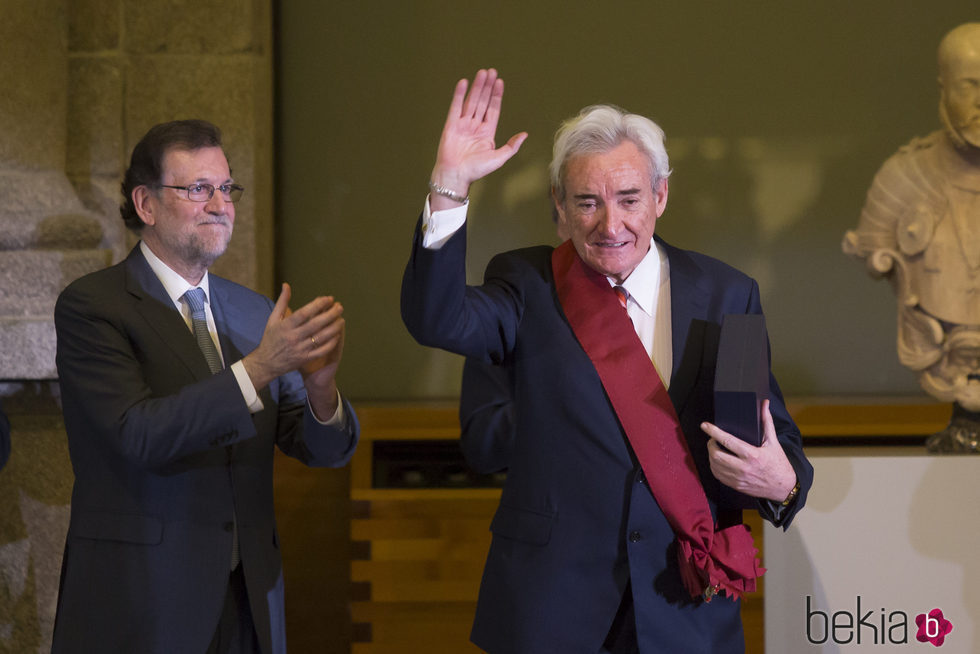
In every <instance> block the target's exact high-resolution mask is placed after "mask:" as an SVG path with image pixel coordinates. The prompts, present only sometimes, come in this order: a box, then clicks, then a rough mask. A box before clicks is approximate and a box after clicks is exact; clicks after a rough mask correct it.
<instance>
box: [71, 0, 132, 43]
mask: <svg viewBox="0 0 980 654" xmlns="http://www.w3.org/2000/svg"><path fill="white" fill-rule="evenodd" d="M68 5H69V8H68V49H69V50H71V51H72V52H103V51H106V50H115V49H117V48H118V47H119V35H120V28H121V27H122V2H121V0H71V2H69V3H68Z"/></svg>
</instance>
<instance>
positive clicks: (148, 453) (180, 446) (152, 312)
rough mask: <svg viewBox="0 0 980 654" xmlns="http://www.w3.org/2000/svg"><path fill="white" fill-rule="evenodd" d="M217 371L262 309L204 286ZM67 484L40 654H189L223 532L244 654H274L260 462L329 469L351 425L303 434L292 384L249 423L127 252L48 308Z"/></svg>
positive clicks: (297, 385)
mask: <svg viewBox="0 0 980 654" xmlns="http://www.w3.org/2000/svg"><path fill="white" fill-rule="evenodd" d="M210 290H211V302H212V313H213V314H214V318H215V323H216V326H217V329H218V333H219V337H220V340H221V350H222V354H223V357H224V359H225V362H226V364H227V365H228V366H230V365H231V364H232V363H234V362H235V361H238V360H239V359H240V358H241V357H242V356H243V355H245V354H247V353H249V352H251V351H252V350H253V349H255V347H256V346H257V345H258V344H259V341H260V340H261V338H262V334H263V331H264V329H265V324H266V321H267V319H268V317H269V314H270V313H271V310H272V307H273V304H272V302H271V301H270V300H269V299H268V298H266V297H264V296H262V295H259V294H258V293H255V292H253V291H250V290H248V289H246V288H244V287H242V286H239V285H237V284H234V283H232V282H230V281H228V280H225V279H221V278H219V277H217V276H214V275H211V276H210ZM55 327H56V329H57V334H58V350H57V365H58V374H59V377H60V383H61V395H62V402H63V409H64V417H65V428H66V430H67V432H68V445H69V450H70V454H71V461H72V467H73V469H74V473H75V484H74V488H73V491H72V505H71V521H70V526H69V528H68V538H67V543H66V546H65V555H64V561H63V564H62V576H61V587H60V592H59V598H58V613H57V618H56V623H55V632H54V646H53V650H52V651H53V652H55V653H58V652H140V653H150V652H159V653H161V654H164V653H166V654H172V653H173V652H204V651H205V650H206V649H207V647H208V644H209V643H210V641H211V638H212V636H213V634H214V630H215V627H216V626H217V623H218V618H219V615H220V612H221V608H222V605H223V601H224V598H225V589H226V588H227V585H228V579H229V564H230V560H231V559H230V557H231V549H232V519H233V516H234V518H235V519H236V520H237V526H238V538H239V544H240V553H241V560H242V565H243V567H244V573H245V579H246V585H247V588H248V594H249V600H250V605H251V609H252V614H253V616H254V619H255V627H256V630H257V633H258V636H259V643H260V645H261V646H262V651H263V652H264V653H265V654H272V653H273V652H275V653H283V652H285V647H286V639H285V623H284V615H283V585H282V569H281V566H282V563H281V558H280V554H279V536H278V533H277V531H276V524H275V517H274V515H273V500H272V467H273V452H274V447H275V446H278V447H279V449H281V450H282V451H283V452H285V453H286V454H288V455H290V456H293V457H296V458H297V459H299V460H301V461H303V462H305V463H307V464H309V465H329V466H338V465H343V464H345V463H346V462H347V461H348V460H349V459H350V457H351V455H352V454H353V452H354V447H355V445H356V443H357V439H358V426H357V421H356V417H355V415H354V412H353V409H352V408H351V407H350V405H349V404H347V403H346V401H345V403H344V410H345V411H346V415H347V424H346V425H345V426H344V428H342V429H338V428H333V427H326V426H323V425H321V424H319V423H318V422H317V421H316V420H315V419H314V418H313V416H312V413H311V412H310V410H309V407H308V404H307V402H306V392H305V389H304V386H303V382H302V379H301V378H300V376H299V374H297V373H291V374H288V375H285V376H283V377H280V378H278V379H276V380H274V381H273V382H272V383H271V384H270V385H269V386H268V387H266V388H265V389H262V390H261V391H260V392H259V397H260V398H261V400H262V402H263V404H264V409H263V410H262V411H259V412H258V413H255V414H250V413H249V411H248V407H247V406H246V404H245V401H244V399H243V398H242V393H241V391H240V389H239V386H238V384H237V382H236V381H235V377H234V374H233V373H232V371H231V370H230V369H228V368H226V369H225V370H223V371H221V372H219V373H217V374H215V375H212V374H211V373H210V371H209V370H208V365H207V363H206V361H205V359H204V355H203V354H202V353H201V351H200V349H198V346H197V343H196V341H195V340H194V336H193V334H192V333H191V332H190V330H189V329H188V328H187V325H186V324H185V323H184V320H183V318H182V317H181V316H180V314H179V312H178V311H176V309H175V307H174V305H173V302H172V301H171V300H170V298H169V296H167V294H166V291H165V290H164V288H163V285H162V284H161V283H160V281H159V279H158V278H157V277H156V275H155V274H154V273H153V271H152V270H151V268H150V267H149V264H148V263H147V262H146V259H145V258H144V257H143V255H142V253H141V252H140V251H139V248H138V247H137V248H136V249H134V250H133V251H132V252H131V253H130V255H129V257H128V258H127V259H126V260H125V261H123V262H122V263H120V264H118V265H115V266H112V267H110V268H107V269H105V270H101V271H99V272H96V273H92V274H90V275H87V276H85V277H82V278H81V279H79V280H77V281H75V282H73V283H72V284H71V285H69V286H68V288H66V289H65V290H64V292H62V294H61V296H60V297H59V298H58V303H57V305H56V308H55Z"/></svg>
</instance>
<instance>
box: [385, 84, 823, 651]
mask: <svg viewBox="0 0 980 654" xmlns="http://www.w3.org/2000/svg"><path fill="white" fill-rule="evenodd" d="M467 87H468V85H467V82H466V80H460V82H459V83H458V84H457V86H456V90H455V93H454V96H453V101H452V104H451V106H450V110H449V115H448V117H447V119H446V124H445V127H444V129H443V133H442V138H441V140H440V143H439V149H438V153H437V157H436V164H435V167H434V168H433V171H432V177H431V181H430V190H431V191H432V192H431V193H430V195H429V198H428V200H427V203H426V206H425V208H424V211H423V215H422V219H421V220H420V222H419V226H418V228H417V230H416V235H415V243H414V247H413V251H412V256H411V259H410V260H409V263H408V266H407V269H406V273H405V278H404V281H403V286H402V316H403V319H404V321H405V324H406V325H407V326H408V328H409V331H410V332H411V333H412V335H413V336H414V337H415V338H416V339H417V340H418V341H419V342H420V343H422V344H424V345H431V346H435V347H441V348H444V349H447V350H450V351H453V352H457V353H460V354H463V355H466V356H468V357H472V358H475V359H478V360H481V361H484V362H487V363H497V364H504V365H507V366H510V367H512V370H513V388H514V424H515V440H514V443H513V452H512V454H511V455H510V461H509V466H508V475H507V481H506V484H505V486H504V489H503V492H502V496H501V501H500V506H499V507H498V510H497V513H496V515H495V516H494V519H493V522H492V524H491V531H492V532H493V541H492V545H491V548H490V552H489V554H488V557H487V563H486V567H485V570H484V575H483V583H482V585H481V588H480V597H479V604H478V608H477V615H476V619H475V622H474V626H473V632H472V639H473V641H474V642H475V643H476V644H477V645H479V646H480V647H482V648H484V649H485V650H487V651H488V652H491V654H504V653H522V654H523V653H528V654H530V653H534V654H539V653H547V652H561V653H563V654H567V653H572V654H578V653H582V654H595V653H597V652H617V653H619V652H644V653H646V652H698V653H704V652H723V653H726V654H727V653H736V652H742V651H744V637H743V635H742V627H741V621H740V617H739V604H738V601H737V599H738V597H739V596H740V595H741V594H742V593H744V592H748V591H751V590H752V589H753V588H754V587H755V579H756V578H757V577H758V576H759V575H761V574H762V572H763V570H762V569H761V568H760V566H759V562H758V561H757V560H756V550H755V548H754V547H753V545H752V540H751V535H749V534H748V532H747V530H746V529H745V527H744V526H743V525H742V524H741V514H740V512H739V511H737V510H732V509H728V508H725V507H723V506H719V503H718V496H719V489H720V485H721V484H725V485H727V486H729V487H732V488H735V489H736V490H739V491H741V492H743V493H745V494H747V495H750V496H753V497H756V498H758V509H759V511H760V513H761V514H762V515H763V516H764V517H765V518H767V519H769V520H770V521H772V522H774V523H775V524H777V525H782V526H787V525H788V524H789V522H790V520H791V518H792V516H793V515H794V514H795V513H796V511H798V510H799V509H800V508H801V507H802V505H803V503H804V501H805V497H806V492H807V489H808V488H809V485H810V483H811V481H812V468H811V467H810V465H809V463H808V462H807V461H806V458H805V457H804V455H803V452H802V447H801V439H800V434H799V431H798V430H797V429H796V426H795V425H794V424H793V422H792V420H791V418H790V417H789V415H788V413H787V412H786V408H785V406H784V403H783V399H782V395H781V393H780V391H779V387H778V385H777V384H776V381H775V379H773V378H772V376H771V375H770V400H769V401H768V402H766V403H764V405H763V412H762V413H763V415H762V418H763V420H762V422H763V431H764V439H763V443H762V446H761V447H752V446H750V445H748V444H746V443H744V442H742V441H740V440H739V439H737V438H735V437H734V436H732V435H731V434H728V433H726V432H724V431H722V430H721V429H719V428H718V427H716V426H715V425H713V424H711V421H712V420H713V418H714V409H713V382H714V369H715V362H716V359H717V353H718V352H717V351H718V337H719V332H720V327H719V326H720V324H721V321H722V318H723V317H724V315H725V314H729V313H761V311H762V309H761V305H760V301H759V290H758V286H757V285H756V284H755V282H754V281H753V280H751V279H750V278H748V277H746V276H745V275H743V274H742V273H740V272H738V271H736V270H734V269H733V268H730V267H729V266H726V265H725V264H723V263H721V262H719V261H717V260H714V259H711V258H710V257H706V256H704V255H700V254H697V253H694V252H689V251H684V250H679V249H677V248H673V247H671V246H670V245H668V244H667V243H665V242H663V241H662V240H660V239H659V238H655V237H654V235H653V233H654V228H655V225H656V220H657V218H659V217H660V216H661V215H662V213H663V212H664V210H665V208H666V202H667V190H668V185H667V176H668V175H669V172H670V169H669V166H668V161H667V154H666V151H665V149H664V147H663V132H662V131H661V130H660V128H659V127H657V126H656V125H655V124H654V123H652V122H651V121H649V120H648V119H646V118H643V117H641V116H636V115H633V114H627V113H625V112H623V111H622V110H619V109H617V108H614V107H610V106H597V107H589V108H587V109H585V110H583V111H582V113H581V114H580V115H579V116H577V117H575V118H573V119H570V120H569V121H566V123H565V124H564V125H563V126H562V128H561V129H560V130H559V133H558V134H557V135H556V140H555V154H554V158H553V161H552V165H551V181H552V193H553V197H554V203H555V208H556V211H557V212H558V215H559V226H560V227H562V228H563V229H564V230H565V233H566V234H568V235H569V237H570V239H569V240H568V241H566V242H565V243H564V244H562V246H560V247H559V248H557V249H554V248H551V247H536V248H527V249H524V250H517V251H514V252H508V253H505V254H502V255H499V256H497V257H495V258H494V259H493V260H492V261H491V262H490V265H489V266H488V268H487V272H486V276H485V282H484V284H483V285H482V286H479V287H467V286H466V284H465V265H464V264H465V261H464V260H465V239H466V234H465V231H466V230H465V212H466V209H465V206H466V203H467V201H468V191H469V188H470V184H472V183H473V182H475V181H476V180H477V179H479V178H481V177H483V176H485V175H487V174H489V173H490V172H493V171H494V170H496V169H497V168H499V167H500V166H502V165H503V164H504V163H505V162H506V161H507V160H508V159H509V158H510V157H511V156H513V155H514V154H515V153H516V151H517V150H518V148H519V147H520V145H521V144H522V142H523V140H524V138H526V134H525V133H520V134H517V135H515V136H514V137H512V138H511V139H510V140H509V141H508V142H507V143H506V144H504V145H502V146H501V147H499V148H498V147H496V145H495V140H494V139H495V132H496V126H497V120H498V118H499V114H500V108H501V101H502V96H503V83H502V82H501V81H500V80H499V79H497V77H496V72H495V71H493V70H490V71H479V72H478V73H477V75H476V77H475V79H474V80H473V84H472V87H471V88H470V89H469V92H468V93H467Z"/></svg>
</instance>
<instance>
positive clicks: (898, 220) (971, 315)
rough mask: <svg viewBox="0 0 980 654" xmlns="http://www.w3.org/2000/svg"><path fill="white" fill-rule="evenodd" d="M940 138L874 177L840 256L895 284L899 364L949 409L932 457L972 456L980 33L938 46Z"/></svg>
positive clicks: (967, 29)
mask: <svg viewBox="0 0 980 654" xmlns="http://www.w3.org/2000/svg"><path fill="white" fill-rule="evenodd" d="M939 90H940V101H939V116H940V118H941V120H942V123H943V127H944V129H942V130H938V131H936V132H933V133H932V134H929V135H928V136H926V137H924V138H915V139H913V140H912V141H911V142H910V143H908V144H907V145H905V146H903V147H902V148H900V149H899V151H898V152H897V153H895V154H894V155H892V157H891V158H889V159H888V160H887V161H886V162H885V163H884V165H883V166H882V167H881V170H879V171H878V174H877V175H876V176H875V178H874V181H873V182H872V184H871V189H870V190H869V191H868V197H867V201H866V203H865V205H864V210H863V211H862V212H861V217H860V220H859V222H858V226H857V229H855V230H852V231H848V232H847V233H846V234H845V236H844V242H843V249H844V252H845V253H847V254H850V255H853V256H855V257H858V258H861V259H864V260H865V261H866V263H867V267H868V272H869V273H870V274H871V275H872V276H874V277H886V278H888V280H889V281H890V282H891V284H892V286H893V288H894V290H895V295H896V299H897V301H898V357H899V360H900V361H901V362H902V364H903V365H904V366H906V367H908V368H910V369H912V370H914V371H916V372H918V373H919V383H920V384H921V385H922V388H924V389H925V390H926V392H928V393H929V394H930V395H932V396H934V397H936V398H938V399H940V400H945V401H952V402H954V405H953V420H952V422H951V423H950V425H949V427H948V428H947V429H946V430H944V431H942V432H940V433H938V434H935V435H933V436H932V437H931V438H930V439H929V442H928V444H927V445H928V447H929V449H930V450H931V451H935V452H977V451H978V448H977V435H978V432H980V23H966V24H964V25H960V26H959V27H957V28H955V29H953V30H952V31H951V32H949V33H948V34H947V35H946V36H945V37H944V38H943V40H942V42H941V43H940V45H939Z"/></svg>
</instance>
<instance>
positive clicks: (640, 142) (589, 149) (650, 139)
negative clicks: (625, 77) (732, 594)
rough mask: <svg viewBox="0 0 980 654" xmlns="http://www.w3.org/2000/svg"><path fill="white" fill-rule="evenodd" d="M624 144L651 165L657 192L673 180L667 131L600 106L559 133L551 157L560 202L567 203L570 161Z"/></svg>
mask: <svg viewBox="0 0 980 654" xmlns="http://www.w3.org/2000/svg"><path fill="white" fill-rule="evenodd" d="M623 141H631V142H632V143H633V144H634V145H636V147H637V148H639V150H640V152H642V153H643V154H644V155H646V157H647V160H648V161H649V163H650V182H651V184H652V185H653V190H654V191H656V190H657V187H658V186H660V182H662V181H663V180H665V179H667V178H668V177H669V176H670V172H671V171H670V162H669V160H668V159H667V150H666V148H664V131H663V130H662V129H660V127H659V126H658V125H657V124H656V123H655V122H653V121H652V120H650V119H649V118H644V117H643V116H640V115H637V114H631V113H627V112H626V111H624V110H623V109H620V108H619V107H616V106H613V105H608V104H597V105H592V106H589V107H586V108H585V109H582V111H580V112H579V114H578V115H577V116H575V117H573V118H569V119H568V120H566V121H565V122H563V123H562V124H561V127H559V128H558V131H557V132H556V133H555V146H554V149H553V151H552V156H551V166H549V170H550V173H551V188H552V189H553V190H554V193H555V197H557V198H558V200H559V202H560V201H563V200H564V199H565V183H564V176H565V168H566V167H567V165H568V161H569V159H571V158H572V157H575V156H578V155H581V154H601V153H605V152H609V151H610V150H612V149H614V148H615V147H616V146H618V145H619V144H620V143H622V142H623Z"/></svg>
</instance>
